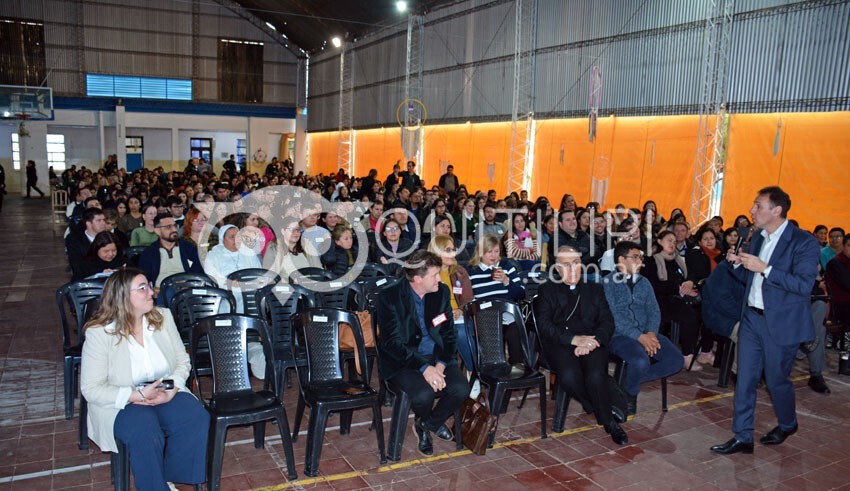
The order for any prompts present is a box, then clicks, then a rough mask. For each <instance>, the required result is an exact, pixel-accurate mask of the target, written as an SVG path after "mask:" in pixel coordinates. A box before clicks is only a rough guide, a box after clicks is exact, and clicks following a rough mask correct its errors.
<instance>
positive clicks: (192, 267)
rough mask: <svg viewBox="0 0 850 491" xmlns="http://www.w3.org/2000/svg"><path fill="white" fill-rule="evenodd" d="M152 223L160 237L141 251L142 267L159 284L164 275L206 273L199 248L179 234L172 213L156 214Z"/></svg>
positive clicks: (157, 285) (156, 285) (149, 278)
mask: <svg viewBox="0 0 850 491" xmlns="http://www.w3.org/2000/svg"><path fill="white" fill-rule="evenodd" d="M153 226H154V229H155V231H156V235H157V236H159V240H158V241H156V242H154V243H153V244H151V245H150V246H148V248H147V249H145V250H144V251H142V254H141V256H140V257H139V268H140V269H141V270H142V271H144V272H145V276H147V278H148V280H150V281H153V282H154V286H155V287H157V288H159V285H160V283H162V280H164V279H165V278H168V277H169V276H171V275H174V274H177V273H203V272H204V269H203V267H202V266H201V260H200V259H199V258H198V249H197V248H196V247H195V246H193V245H192V244H190V243H189V242H186V241H185V240H183V239H178V238H177V224H176V223H174V217H172V216H171V214H169V213H163V214H160V215H157V216H156V218H154V220H153Z"/></svg>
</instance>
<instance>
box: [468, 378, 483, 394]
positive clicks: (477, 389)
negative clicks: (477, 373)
mask: <svg viewBox="0 0 850 491" xmlns="http://www.w3.org/2000/svg"><path fill="white" fill-rule="evenodd" d="M480 394H481V382H479V381H478V379H475V382H472V390H470V391H469V398H470V399H478V396H479V395H480Z"/></svg>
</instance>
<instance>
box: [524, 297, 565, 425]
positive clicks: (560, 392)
mask: <svg viewBox="0 0 850 491" xmlns="http://www.w3.org/2000/svg"><path fill="white" fill-rule="evenodd" d="M538 302H539V300H538V297H534V298H533V299H532V308H531V320H530V324H531V325H532V326H533V332H534V340H535V343H534V344H533V345H532V346H534V347H535V348H536V357H535V365H534V366H535V368H536V369H538V370H539V369H541V368H542V369H543V370H546V371H548V372H550V373H553V372H552V368H551V365H550V364H549V361H548V360H547V358H546V352H545V350H544V349H543V342H542V340H541V338H540V330H539V329H538V327H537V317H536V315H535V312H536V311H537V303H538ZM527 395H528V390H526V393H525V394H523V396H522V402H520V404H519V405H520V407H522V406H523V404H525V397H526V396H527ZM569 407H570V398H569V396H567V393H566V392H565V391H564V389H562V388H561V386H560V385H559V384H555V414H554V415H552V432H553V433H560V432H562V431H564V420H565V419H566V416H567V410H568V409H569Z"/></svg>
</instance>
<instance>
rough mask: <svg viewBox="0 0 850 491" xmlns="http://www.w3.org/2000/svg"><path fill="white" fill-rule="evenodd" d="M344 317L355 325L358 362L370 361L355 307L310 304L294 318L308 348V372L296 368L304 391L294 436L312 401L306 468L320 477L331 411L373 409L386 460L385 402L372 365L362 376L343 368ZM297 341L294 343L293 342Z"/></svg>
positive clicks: (353, 327)
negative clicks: (372, 379) (372, 382)
mask: <svg viewBox="0 0 850 491" xmlns="http://www.w3.org/2000/svg"><path fill="white" fill-rule="evenodd" d="M342 322H345V323H347V324H349V325H350V326H351V330H352V332H353V333H354V339H355V342H356V343H357V346H358V356H359V357H360V365H361V366H366V354H365V350H364V348H363V333H362V331H361V328H360V321H359V320H358V319H357V316H356V315H355V314H354V313H353V312H348V311H344V310H339V309H327V308H317V309H308V310H306V311H305V312H304V313H302V314H300V315H297V316H295V318H294V319H293V323H294V324H293V325H294V328H293V329H292V331H291V334H292V336H293V338H294V336H295V333H296V332H297V331H303V333H304V341H305V347H306V349H307V367H306V373H303V372H304V367H296V370H297V371H298V380H299V381H300V384H299V385H300V388H301V394H300V397H299V398H298V409H297V413H296V416H295V424H294V429H293V433H292V439H293V440H295V439H297V437H298V430H299V427H300V424H301V418H302V415H303V413H304V406H305V404H306V405H308V406H310V423H309V424H310V427H309V429H308V430H307V455H306V463H305V467H304V473H305V474H306V475H308V476H311V477H312V476H316V475H317V473H318V471H319V460H320V457H321V454H322V442H323V440H324V436H325V426H326V424H327V420H328V415H329V414H330V413H331V412H345V411H351V410H354V409H360V408H365V407H371V408H372V425H373V427H374V429H375V436H376V437H377V439H378V452H379V454H380V462H381V463H382V464H385V463H386V462H387V457H386V454H385V452H384V427H383V423H382V421H381V402H380V399H379V398H378V393H377V392H375V390H374V389H373V388H372V387H370V386H369V379H368V372H369V371H368V370H363V373H361V374H360V377H359V380H353V379H352V380H345V379H344V378H343V376H342V369H341V367H340V353H339V324H340V323H342ZM293 346H295V344H294V341H293Z"/></svg>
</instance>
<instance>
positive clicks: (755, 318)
mask: <svg viewBox="0 0 850 491" xmlns="http://www.w3.org/2000/svg"><path fill="white" fill-rule="evenodd" d="M776 240H777V243H776V247H775V249H774V250H773V253H772V254H771V256H770V259H769V260H768V266H770V267H771V270H770V272H769V273H768V275H767V276H766V277H764V280H763V282H762V287H761V288H762V292H761V293H762V298H763V300H764V309H763V310H762V311H761V312H759V311H758V309H754V308H752V306H750V305H749V304H748V302H747V300H746V299H745V301H744V302H743V303H744V307H743V308H744V315H743V319H742V321H741V330H740V333H739V338H738V381H737V385H736V388H735V415H734V419H733V423H732V431H733V432H735V437H736V438H737V439H738V440H739V441H741V442H747V443H749V442H752V441H753V426H754V419H755V418H754V413H755V406H756V395H757V394H756V392H757V388H758V383H759V379H760V378H761V374H762V371H764V374H765V382H766V384H767V389H768V391H769V392H770V396H771V399H772V401H773V410H774V412H775V413H776V418H777V420H778V422H779V427H780V428H782V429H783V430H786V431H788V430H792V429H794V428H795V427H796V425H797V415H796V407H795V404H796V403H795V397H794V385H793V384H792V383H791V380H790V378H789V377H790V374H791V367H792V365H793V363H794V356H795V354H796V353H797V348H798V346H799V345H800V343H803V342H806V341H809V340H811V339H814V336H815V333H814V326H813V324H812V314H811V300H810V298H809V297H810V294H811V290H812V285H813V284H814V283H815V278H816V277H817V273H818V256H819V252H818V243H817V240H816V239H815V238H814V236H812V235H811V234H809V233H807V232H804V231H802V230H800V229H799V228H797V227H796V226H794V225H793V224H792V223H788V224H787V226H786V228H785V230H784V231H783V232H782V234H781V235H780V236H779V237H778V238H777V239H776ZM764 242H765V238H764V236H763V235H762V234H760V233H759V234H756V235H754V236H753V240H752V242H751V244H750V250H749V253H750V254H752V255H755V256H757V255H758V254H759V251H761V248H762V246H763V245H764ZM733 274H734V275H736V276H737V277H738V279H739V280H741V281H742V282H743V283H746V285H747V287H746V289H745V291H744V294H745V295H747V296H748V295H749V293H750V290H751V288H753V279H754V278H755V275H756V274H761V273H754V272H752V271H748V270H746V269H745V268H744V267H743V266H739V267H737V268H735V269H734V271H733Z"/></svg>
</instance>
